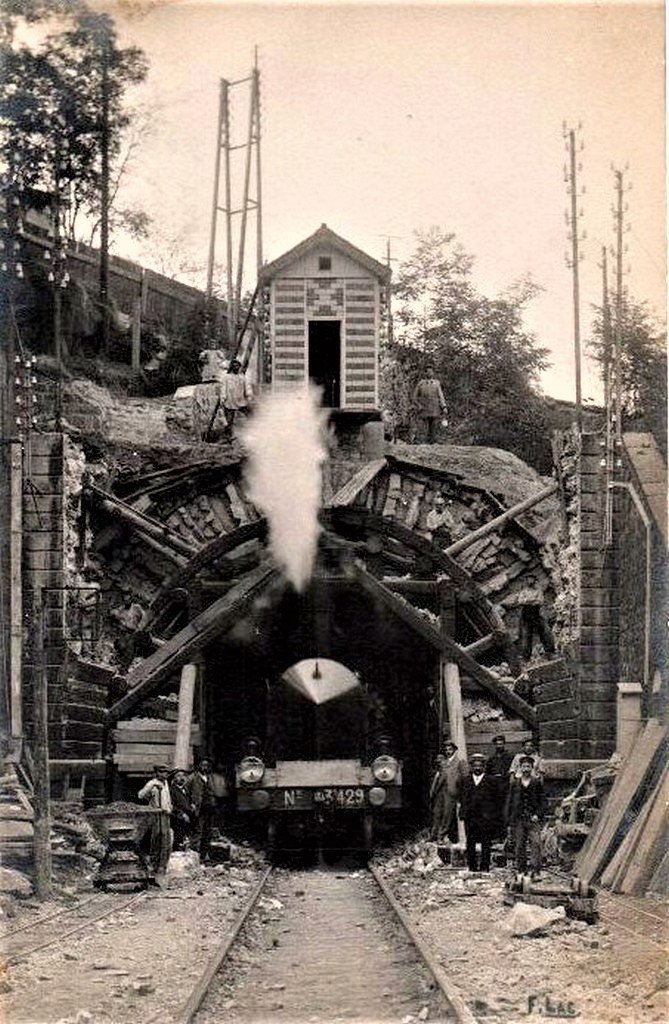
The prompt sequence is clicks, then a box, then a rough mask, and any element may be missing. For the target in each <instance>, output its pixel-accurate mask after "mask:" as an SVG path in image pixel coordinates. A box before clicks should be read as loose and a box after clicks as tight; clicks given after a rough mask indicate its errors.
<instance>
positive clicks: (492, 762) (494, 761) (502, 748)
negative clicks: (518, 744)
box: [485, 733, 513, 839]
mask: <svg viewBox="0 0 669 1024" xmlns="http://www.w3.org/2000/svg"><path fill="white" fill-rule="evenodd" d="M492 743H493V750H492V754H491V755H490V757H489V758H488V760H487V761H486V766H485V770H486V775H487V776H488V777H489V778H490V779H492V781H493V782H494V783H495V785H496V786H497V792H498V795H499V802H498V805H497V824H496V825H495V835H494V838H495V839H504V838H505V836H506V819H505V817H504V814H505V810H506V798H507V796H508V794H509V784H510V781H511V780H510V778H509V772H510V770H511V762H512V761H513V754H511V753H509V751H508V750H507V749H506V737H505V736H503V735H502V734H501V733H500V734H499V735H498V736H493V738H492Z"/></svg>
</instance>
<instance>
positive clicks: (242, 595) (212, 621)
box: [109, 565, 278, 722]
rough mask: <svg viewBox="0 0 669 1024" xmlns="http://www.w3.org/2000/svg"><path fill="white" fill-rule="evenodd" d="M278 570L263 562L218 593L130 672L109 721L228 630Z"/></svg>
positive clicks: (122, 713)
mask: <svg viewBox="0 0 669 1024" xmlns="http://www.w3.org/2000/svg"><path fill="white" fill-rule="evenodd" d="M277 576H278V571H277V570H276V569H273V568H271V567H269V566H267V565H260V566H258V568H257V569H254V570H253V572H250V573H249V574H248V576H246V577H245V578H244V579H243V580H241V581H240V582H239V583H238V584H236V585H235V586H234V587H233V588H232V590H231V591H230V592H229V593H227V594H224V595H223V596H222V597H219V598H218V600H217V601H214V602H213V604H211V605H210V606H209V607H208V608H206V609H205V610H204V611H203V612H201V613H200V614H199V615H196V616H195V618H194V619H193V620H192V621H191V622H189V623H188V624H187V625H186V626H184V628H183V629H181V630H180V631H179V632H178V633H177V634H176V636H173V637H171V638H170V639H169V640H168V641H167V642H166V643H165V644H163V646H162V647H160V648H159V649H158V650H157V651H155V652H154V653H153V654H150V655H149V657H148V658H145V659H144V661H143V662H142V663H141V664H140V665H139V666H138V667H137V668H136V669H135V670H134V671H132V672H130V673H129V674H128V682H129V683H130V686H131V689H130V690H129V692H128V693H126V694H125V695H124V696H123V697H121V699H120V700H117V701H116V703H115V704H113V705H112V707H111V708H110V709H109V721H110V722H115V721H117V720H118V719H119V718H120V716H121V715H124V714H126V712H128V711H129V710H130V709H131V708H132V707H136V705H137V704H138V703H139V702H140V701H141V700H143V699H144V698H146V697H148V696H150V694H152V693H153V692H154V691H155V690H156V689H157V688H158V687H159V686H160V684H161V683H162V682H164V681H165V680H166V679H169V677H170V676H171V675H173V674H174V673H175V672H177V671H178V670H179V669H180V668H181V666H182V665H185V664H186V662H187V661H191V660H192V658H193V656H194V655H195V654H196V653H197V652H198V651H199V650H201V649H202V648H203V647H206V645H207V644H208V643H209V642H210V641H211V640H212V639H214V637H217V636H220V635H221V634H222V633H225V631H226V630H227V629H229V628H230V627H231V626H232V625H233V624H234V623H235V622H236V621H237V619H238V618H239V617H240V616H241V615H242V614H243V613H244V611H245V610H246V609H247V608H248V607H249V605H250V604H251V603H252V602H253V601H254V600H255V598H256V597H257V595H258V594H259V593H260V592H261V591H263V590H264V589H265V588H266V587H267V585H268V584H269V583H270V582H272V580H275V579H276V578H277Z"/></svg>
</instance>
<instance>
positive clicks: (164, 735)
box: [112, 718, 200, 775]
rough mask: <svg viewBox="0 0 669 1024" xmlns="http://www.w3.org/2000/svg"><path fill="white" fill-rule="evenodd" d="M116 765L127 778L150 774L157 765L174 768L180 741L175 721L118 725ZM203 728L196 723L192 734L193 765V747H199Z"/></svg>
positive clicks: (144, 720) (148, 720) (145, 720)
mask: <svg viewBox="0 0 669 1024" xmlns="http://www.w3.org/2000/svg"><path fill="white" fill-rule="evenodd" d="M112 736H113V739H114V741H115V745H116V746H115V752H114V764H115V765H116V767H117V769H118V771H119V772H123V773H124V774H126V775H150V774H151V772H152V770H153V766H154V765H155V764H166V765H171V764H172V763H173V761H174V745H175V743H176V738H177V725H176V722H167V721H164V720H161V719H158V718H131V719H127V720H126V721H123V722H118V723H117V726H116V729H114V731H113V733H112ZM199 743H200V727H199V725H198V724H197V723H196V722H194V723H193V725H192V726H191V733H190V762H191V765H192V763H193V747H197V746H199Z"/></svg>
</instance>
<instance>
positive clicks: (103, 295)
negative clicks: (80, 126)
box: [99, 20, 110, 353]
mask: <svg viewBox="0 0 669 1024" xmlns="http://www.w3.org/2000/svg"><path fill="white" fill-rule="evenodd" d="M100 38H101V44H102V45H101V50H102V52H101V63H102V82H101V84H102V88H101V97H100V100H101V104H100V288H99V300H100V312H101V316H102V337H101V343H102V345H101V347H102V351H103V352H104V353H107V352H108V351H109V321H110V318H109V134H110V133H109V48H110V40H109V26H108V25H107V22H106V20H103V26H102V34H101V37H100Z"/></svg>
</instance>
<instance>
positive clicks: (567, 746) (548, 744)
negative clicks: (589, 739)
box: [539, 730, 608, 761]
mask: <svg viewBox="0 0 669 1024" xmlns="http://www.w3.org/2000/svg"><path fill="white" fill-rule="evenodd" d="M539 753H540V754H541V756H542V757H545V758H551V759H552V760H556V761H567V760H573V759H575V758H579V757H581V744H580V742H579V740H578V739H577V738H575V737H574V736H570V737H569V738H568V739H544V738H543V736H542V734H541V730H539ZM584 756H588V757H589V756H590V755H584ZM607 756H608V755H607Z"/></svg>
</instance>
